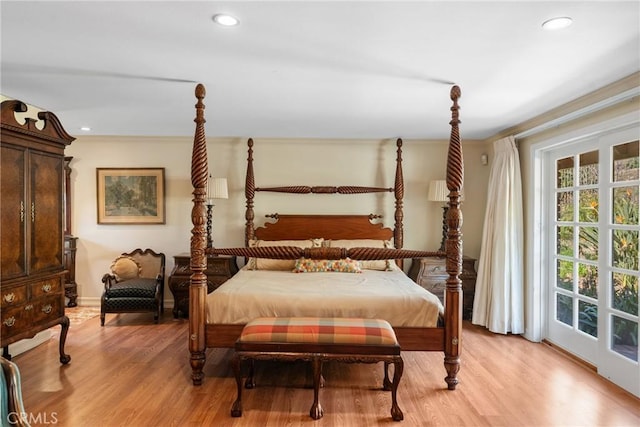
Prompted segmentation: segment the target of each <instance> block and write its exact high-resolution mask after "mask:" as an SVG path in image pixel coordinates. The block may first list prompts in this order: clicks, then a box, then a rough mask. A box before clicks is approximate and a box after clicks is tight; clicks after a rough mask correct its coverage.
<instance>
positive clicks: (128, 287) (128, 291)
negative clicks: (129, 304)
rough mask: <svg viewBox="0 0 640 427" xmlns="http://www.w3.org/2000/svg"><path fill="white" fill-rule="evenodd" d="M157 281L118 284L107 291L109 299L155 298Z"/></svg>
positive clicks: (127, 281)
mask: <svg viewBox="0 0 640 427" xmlns="http://www.w3.org/2000/svg"><path fill="white" fill-rule="evenodd" d="M157 283H158V282H157V281H156V279H131V280H124V281H122V282H118V283H116V284H114V285H113V286H111V287H110V288H109V289H107V290H106V291H105V296H106V297H107V298H128V297H129V298H135V297H137V298H155V296H156V284H157Z"/></svg>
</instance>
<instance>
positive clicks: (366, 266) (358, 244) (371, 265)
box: [324, 239, 393, 270]
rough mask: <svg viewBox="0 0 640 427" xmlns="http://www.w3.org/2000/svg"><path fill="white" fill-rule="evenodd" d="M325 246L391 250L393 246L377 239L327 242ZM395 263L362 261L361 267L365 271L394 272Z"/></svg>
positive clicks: (389, 242) (390, 261)
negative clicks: (393, 265)
mask: <svg viewBox="0 0 640 427" xmlns="http://www.w3.org/2000/svg"><path fill="white" fill-rule="evenodd" d="M324 245H325V246H329V247H331V248H346V249H351V248H391V249H393V245H392V244H391V241H390V240H376V239H354V240H340V239H336V240H326V241H325V242H324ZM392 264H393V261H392V260H389V259H385V260H379V261H378V260H376V261H360V266H361V268H362V269H363V270H392V269H393V267H392Z"/></svg>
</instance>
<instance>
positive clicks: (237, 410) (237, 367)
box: [231, 354, 242, 417]
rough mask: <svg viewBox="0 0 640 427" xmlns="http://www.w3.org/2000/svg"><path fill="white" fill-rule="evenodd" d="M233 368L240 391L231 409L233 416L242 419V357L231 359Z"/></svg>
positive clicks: (236, 356) (235, 356)
mask: <svg viewBox="0 0 640 427" xmlns="http://www.w3.org/2000/svg"><path fill="white" fill-rule="evenodd" d="M231 366H232V367H233V373H234V374H235V377H236V386H237V389H238V394H237V397H236V401H235V402H233V406H232V407H231V416H232V417H241V416H242V371H241V364H240V356H238V355H237V354H235V355H234V356H233V357H232V358H231Z"/></svg>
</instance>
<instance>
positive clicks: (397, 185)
mask: <svg viewBox="0 0 640 427" xmlns="http://www.w3.org/2000/svg"><path fill="white" fill-rule="evenodd" d="M396 146H397V147H398V149H397V156H396V178H395V182H394V185H393V191H394V195H395V198H396V212H395V219H396V223H395V226H394V227H393V245H394V247H395V248H396V249H402V247H403V246H404V228H403V224H402V220H403V218H404V213H403V212H402V199H403V198H404V176H403V174H402V139H400V138H398V140H397V141H396ZM403 261H404V260H399V264H398V265H399V266H400V268H402V264H403Z"/></svg>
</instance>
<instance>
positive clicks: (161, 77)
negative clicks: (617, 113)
mask: <svg viewBox="0 0 640 427" xmlns="http://www.w3.org/2000/svg"><path fill="white" fill-rule="evenodd" d="M0 7H1V9H0V12H1V19H2V21H1V23H2V51H1V52H0V54H1V59H2V69H1V71H2V75H1V86H0V92H1V93H2V94H4V95H6V96H9V97H13V98H17V99H20V100H23V101H25V102H27V103H30V104H33V105H35V106H38V107H40V108H43V109H46V110H50V111H53V112H54V113H56V114H57V115H58V117H59V118H60V120H61V121H62V123H63V125H64V127H65V128H66V130H67V132H69V133H71V134H72V135H79V134H81V131H80V130H79V128H80V127H81V126H91V127H92V131H91V132H89V133H90V134H95V135H151V136H164V135H167V136H174V135H193V131H194V123H193V118H194V108H193V106H194V104H195V102H196V99H195V97H194V89H195V83H196V82H200V83H203V84H204V85H205V86H206V89H207V97H206V98H205V104H206V106H207V109H206V118H207V125H206V126H207V127H206V133H207V135H208V136H240V137H246V136H253V137H320V138H325V137H326V138H376V139H379V138H395V137H403V138H446V137H447V136H448V133H449V126H448V121H449V118H450V112H449V108H450V105H451V102H450V99H449V90H450V87H451V84H452V83H455V84H458V85H459V86H460V87H461V89H462V98H461V100H460V105H461V112H460V117H461V120H462V124H461V134H462V137H463V138H467V139H484V138H487V137H490V136H492V135H495V134H496V133H497V132H499V131H501V130H504V129H506V128H509V127H511V126H513V125H516V124H518V123H521V122H523V121H525V120H527V119H529V118H532V117H534V116H536V115H538V114H540V113H541V112H544V111H548V110H550V109H552V108H554V107H556V106H559V105H561V104H564V103H566V102H568V101H571V100H573V99H575V98H578V97H580V96H582V95H584V94H586V93H589V92H591V91H593V90H595V89H597V88H600V87H602V86H605V85H607V84H609V83H612V82H614V81H616V80H619V79H621V78H623V77H626V76H628V75H630V74H632V73H634V72H636V71H638V70H640V2H638V1H626V2H617V1H605V2H594V1H568V2H563V1H553V2H551V1H549V2H542V1H529V2H524V1H502V2H484V1H471V2H461V1H446V2H444V1H440V2H435V1H413V2H402V1H356V2H336V1H322V2H307V1H288V2H272V1H256V2H248V1H235V2H233V1H232V2H214V1H195V2H190V1H138V2H133V1H44V2H35V1H6V0H3V1H2V2H1V6H0ZM219 12H227V13H231V14H233V15H235V16H236V17H238V18H239V19H240V25H239V26H237V27H233V28H224V27H220V26H217V25H216V24H214V23H213V22H212V19H211V17H212V16H213V15H214V14H216V13H219ZM555 16H570V17H572V18H573V21H574V22H573V25H572V26H571V27H569V28H567V29H564V30H560V31H557V32H548V31H544V30H542V28H541V24H542V22H543V21H545V20H547V19H549V18H551V17H555Z"/></svg>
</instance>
